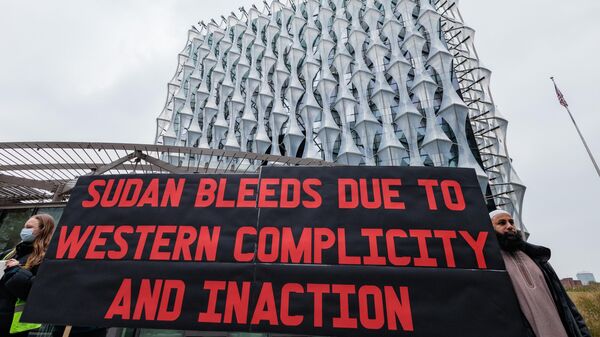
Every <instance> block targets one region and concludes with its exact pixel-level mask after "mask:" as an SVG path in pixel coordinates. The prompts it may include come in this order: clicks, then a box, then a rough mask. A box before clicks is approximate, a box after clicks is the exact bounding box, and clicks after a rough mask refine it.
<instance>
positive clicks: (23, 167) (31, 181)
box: [0, 142, 334, 206]
mask: <svg viewBox="0 0 600 337" xmlns="http://www.w3.org/2000/svg"><path fill="white" fill-rule="evenodd" d="M200 157H201V158H203V159H204V160H205V163H206V164H205V165H203V166H201V165H200V161H194V160H188V159H189V158H192V159H193V158H200ZM173 158H182V160H179V161H177V162H175V161H174V159H173ZM183 158H185V160H184V159H183ZM165 159H168V161H166V160H165ZM265 165H281V166H332V165H334V164H332V163H329V162H326V161H323V160H317V159H309V158H304V159H303V158H295V157H285V156H275V155H267V154H263V155H261V154H256V153H249V152H239V151H227V150H218V149H200V148H191V147H179V146H165V145H151V144H123V143H84V142H18V143H0V205H4V206H7V205H19V204H21V205H22V204H28V203H47V202H62V201H64V200H66V199H67V198H68V196H69V191H70V190H71V189H72V188H73V186H74V185H75V182H76V180H77V178H78V177H80V176H84V175H100V174H132V173H155V174H160V173H252V172H255V171H256V170H257V169H258V168H259V167H261V166H265Z"/></svg>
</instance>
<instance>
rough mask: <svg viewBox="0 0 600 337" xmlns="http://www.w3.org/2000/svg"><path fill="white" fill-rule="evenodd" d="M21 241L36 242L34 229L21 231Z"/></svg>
mask: <svg viewBox="0 0 600 337" xmlns="http://www.w3.org/2000/svg"><path fill="white" fill-rule="evenodd" d="M21 240H23V242H33V240H35V235H34V234H33V228H23V229H21Z"/></svg>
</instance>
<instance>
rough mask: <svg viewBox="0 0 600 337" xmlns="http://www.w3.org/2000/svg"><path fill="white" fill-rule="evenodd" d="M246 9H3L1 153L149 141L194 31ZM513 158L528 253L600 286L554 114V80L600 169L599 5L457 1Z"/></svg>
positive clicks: (592, 211)
mask: <svg viewBox="0 0 600 337" xmlns="http://www.w3.org/2000/svg"><path fill="white" fill-rule="evenodd" d="M257 2H258V1H251V0H222V1H206V0H179V1H173V0H159V1H148V0H144V1H141V0H139V1H117V0H114V1H107V0H102V1H82V0H70V1H66V0H54V1H9V0H0V142H12V141H46V140H55V141H107V142H128V143H152V142H153V140H154V132H155V118H156V117H157V116H158V114H159V112H160V111H161V109H162V107H163V104H164V100H165V97H166V90H167V89H166V83H167V81H168V80H169V79H170V78H171V76H172V75H173V73H174V71H175V68H176V66H177V54H178V53H179V51H180V50H181V49H182V48H183V46H184V43H185V41H186V36H187V33H186V32H187V30H188V29H189V27H190V26H191V25H192V24H195V23H196V22H198V21H199V20H209V19H210V18H218V17H220V15H225V16H227V14H228V13H230V12H231V11H232V10H234V9H235V10H237V8H238V7H239V6H241V5H244V6H249V5H251V4H252V3H257ZM460 8H461V11H462V14H463V17H464V19H465V22H466V23H467V24H468V25H470V26H471V27H473V28H475V29H476V30H477V34H476V41H475V43H476V46H477V48H478V52H479V56H480V58H481V60H482V62H483V63H484V64H485V65H486V66H487V67H488V68H490V69H491V70H492V71H493V77H492V93H493V95H494V98H495V101H496V104H497V105H498V108H499V110H500V111H501V112H502V113H503V114H504V116H505V117H507V118H508V120H509V122H510V124H509V132H508V140H507V141H508V146H509V151H510V154H511V156H512V157H513V159H514V162H513V163H514V166H515V168H516V170H517V171H518V173H519V175H520V176H521V179H522V180H523V181H524V183H525V184H526V185H527V193H526V195H525V205H524V220H525V223H526V225H527V226H528V228H529V230H530V231H531V233H532V236H531V239H530V240H531V242H534V243H538V244H543V245H547V246H549V247H550V248H552V249H553V258H552V260H551V261H552V263H553V265H554V266H555V268H556V269H557V271H558V273H559V276H561V277H568V276H575V273H577V272H579V271H582V270H589V271H592V272H595V274H596V278H597V280H598V279H599V278H600V243H599V242H600V239H599V238H598V236H599V234H600V221H599V220H598V217H599V216H598V210H599V209H600V197H599V195H598V194H599V193H600V177H598V175H597V174H596V173H595V171H594V168H593V166H592V164H591V162H590V160H589V158H588V156H587V154H586V152H585V149H584V148H583V146H582V145H581V142H580V140H579V138H578V136H577V133H576V131H575V129H574V127H573V125H572V124H571V121H570V119H569V117H568V115H567V114H566V112H565V111H564V110H563V109H562V107H561V106H560V105H559V104H558V103H557V100H556V96H555V94H554V91H553V88H552V83H551V82H550V80H549V77H550V76H551V75H554V76H555V77H556V78H557V80H558V83H559V85H560V87H561V89H562V91H563V93H564V94H565V96H566V99H567V100H568V102H569V105H570V107H571V108H572V111H573V113H574V115H575V118H576V119H577V121H578V123H579V125H580V128H581V130H582V132H583V133H584V135H585V136H586V137H587V140H588V144H589V145H590V147H591V149H592V151H593V153H594V154H595V155H596V156H597V157H600V109H599V108H598V104H597V103H596V102H597V100H598V97H599V96H600V81H599V80H598V79H599V78H600V63H599V62H598V52H599V51H600V38H599V36H600V20H597V14H598V13H599V12H600V2H599V1H597V0H571V1H568V2H565V1H563V2H552V3H549V2H548V1H542V0H529V1H518V0H504V1H489V0H488V1H486V0H462V1H461V2H460Z"/></svg>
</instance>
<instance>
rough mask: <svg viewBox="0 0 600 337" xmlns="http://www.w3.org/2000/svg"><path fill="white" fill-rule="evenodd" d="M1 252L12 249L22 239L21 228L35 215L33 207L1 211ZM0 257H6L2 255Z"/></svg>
mask: <svg viewBox="0 0 600 337" xmlns="http://www.w3.org/2000/svg"><path fill="white" fill-rule="evenodd" d="M0 212H1V213H0V252H4V251H7V250H9V249H12V248H13V247H15V246H16V245H17V243H19V242H20V241H21V237H20V235H19V234H20V233H21V228H23V225H24V224H25V222H27V220H28V219H29V218H30V217H31V216H32V215H33V209H31V208H23V209H11V210H4V211H0ZM0 258H4V256H1V257H0Z"/></svg>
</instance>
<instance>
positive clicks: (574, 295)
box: [567, 284, 600, 337]
mask: <svg viewBox="0 0 600 337" xmlns="http://www.w3.org/2000/svg"><path fill="white" fill-rule="evenodd" d="M567 293H568V294H569V296H570V297H571V299H572V300H573V302H575V305H577V309H578V310H579V312H580V313H581V314H582V315H583V317H584V318H585V322H586V323H587V326H588V328H589V329H590V332H591V333H592V336H594V337H600V284H594V285H589V286H584V287H581V288H576V289H572V290H569V291H567Z"/></svg>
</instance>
